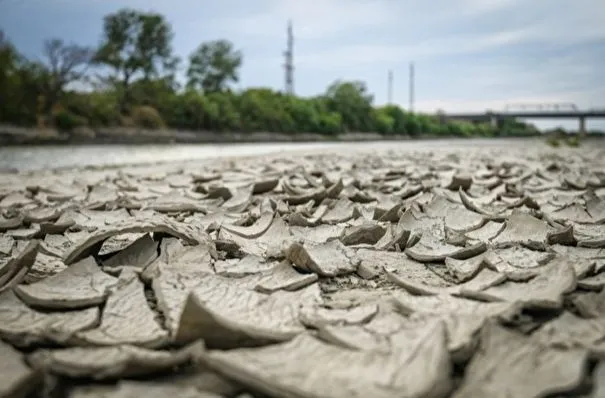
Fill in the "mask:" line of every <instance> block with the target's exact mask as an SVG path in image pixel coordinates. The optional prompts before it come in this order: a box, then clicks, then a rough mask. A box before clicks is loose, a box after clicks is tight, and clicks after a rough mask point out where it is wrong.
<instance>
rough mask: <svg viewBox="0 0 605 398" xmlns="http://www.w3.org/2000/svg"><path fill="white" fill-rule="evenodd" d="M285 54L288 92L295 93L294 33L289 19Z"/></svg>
mask: <svg viewBox="0 0 605 398" xmlns="http://www.w3.org/2000/svg"><path fill="white" fill-rule="evenodd" d="M284 56H285V58H286V62H285V64H284V69H285V80H286V85H285V86H286V87H285V88H286V93H287V94H291V95H294V34H293V33H292V21H288V40H287V47H286V51H284Z"/></svg>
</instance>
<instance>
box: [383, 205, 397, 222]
mask: <svg viewBox="0 0 605 398" xmlns="http://www.w3.org/2000/svg"><path fill="white" fill-rule="evenodd" d="M402 209H403V203H396V204H395V205H393V206H392V207H391V208H390V209H388V210H387V211H386V212H385V213H384V214H382V215H381V216H380V217H379V218H378V221H386V222H398V221H399V218H400V217H401V214H400V211H401V210H402Z"/></svg>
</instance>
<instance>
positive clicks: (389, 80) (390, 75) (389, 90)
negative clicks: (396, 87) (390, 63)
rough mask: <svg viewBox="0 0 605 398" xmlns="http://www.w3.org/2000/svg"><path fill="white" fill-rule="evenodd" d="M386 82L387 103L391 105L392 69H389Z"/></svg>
mask: <svg viewBox="0 0 605 398" xmlns="http://www.w3.org/2000/svg"><path fill="white" fill-rule="evenodd" d="M387 84H388V86H387V93H388V94H387V96H388V104H389V105H392V104H393V71H392V70H389V78H388V82H387Z"/></svg>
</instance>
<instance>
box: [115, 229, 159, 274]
mask: <svg viewBox="0 0 605 398" xmlns="http://www.w3.org/2000/svg"><path fill="white" fill-rule="evenodd" d="M159 244H160V242H158V241H155V240H153V239H152V238H151V236H150V235H149V234H145V235H143V236H142V237H140V238H139V239H137V240H136V241H134V242H133V243H132V244H130V245H129V246H127V247H126V248H124V249H123V250H122V251H120V252H118V253H117V254H115V255H113V256H111V257H109V258H108V259H107V260H105V261H103V266H104V267H123V266H129V267H135V268H139V269H143V268H145V267H146V266H147V265H149V264H151V263H152V262H153V261H154V260H155V259H157V258H158V247H159Z"/></svg>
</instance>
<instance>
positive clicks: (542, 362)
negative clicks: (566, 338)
mask: <svg viewBox="0 0 605 398" xmlns="http://www.w3.org/2000/svg"><path fill="white" fill-rule="evenodd" d="M587 359H588V355H587V352H586V351H585V350H560V349H556V348H551V347H548V346H545V345H543V344H540V343H539V342H537V341H536V340H535V339H532V338H530V337H526V336H523V335H519V334H517V333H515V332H512V331H508V330H506V329H504V328H503V327H502V326H498V325H496V324H495V323H492V322H490V323H488V324H486V326H485V327H484V328H483V329H482V331H481V343H480V349H479V350H477V353H476V354H475V356H474V357H473V359H472V360H471V362H470V364H469V365H468V368H467V370H466V372H465V376H464V380H463V382H462V385H461V386H460V387H459V388H458V389H457V390H456V391H455V392H454V394H453V397H456V398H458V397H460V398H462V397H477V398H481V397H486V398H487V397H539V396H546V395H550V394H557V393H559V394H560V393H565V392H569V391H573V390H574V389H575V388H576V387H578V386H579V385H580V383H581V381H582V378H583V374H584V369H585V366H586V363H587Z"/></svg>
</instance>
